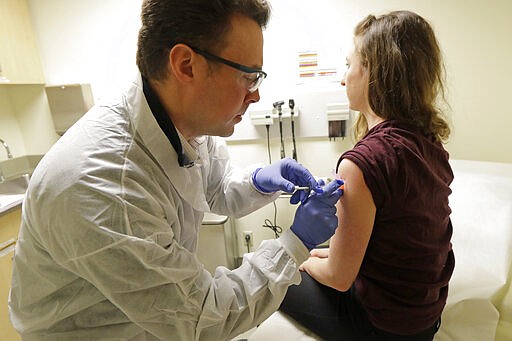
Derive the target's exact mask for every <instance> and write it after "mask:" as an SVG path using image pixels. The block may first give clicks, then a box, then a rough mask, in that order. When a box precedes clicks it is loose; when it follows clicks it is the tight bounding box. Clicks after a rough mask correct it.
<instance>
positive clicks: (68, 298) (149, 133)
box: [9, 77, 308, 340]
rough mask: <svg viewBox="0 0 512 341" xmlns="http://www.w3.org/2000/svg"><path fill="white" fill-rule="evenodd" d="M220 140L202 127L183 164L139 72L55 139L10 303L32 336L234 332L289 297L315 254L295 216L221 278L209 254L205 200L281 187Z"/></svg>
mask: <svg viewBox="0 0 512 341" xmlns="http://www.w3.org/2000/svg"><path fill="white" fill-rule="evenodd" d="M221 141H222V140H221V139H219V138H215V137H202V138H200V139H198V140H197V141H195V142H197V146H196V148H195V149H196V152H197V160H196V161H197V162H196V165H195V166H193V167H191V168H182V167H179V165H178V162H177V154H176V152H175V151H174V149H173V147H172V146H171V144H170V142H169V141H168V139H167V137H166V136H165V135H164V133H163V132H162V131H161V129H160V128H159V126H158V124H157V122H156V121H155V119H154V117H153V115H152V114H151V112H150V109H149V107H148V104H147V102H146V99H145V97H144V95H143V92H142V85H141V80H140V77H139V78H138V80H137V81H136V82H134V83H133V84H132V85H131V86H130V87H129V88H128V90H127V91H126V92H125V93H124V94H123V96H122V97H121V98H120V99H119V100H118V101H115V102H113V103H110V104H108V105H103V106H96V107H94V108H93V109H92V110H91V111H90V112H89V113H87V114H86V115H85V116H84V117H83V118H82V119H81V120H80V121H79V122H78V123H77V124H75V125H74V126H73V127H72V128H71V129H70V130H69V131H68V132H67V133H66V134H65V135H64V136H63V137H62V138H61V139H60V140H59V141H58V142H57V143H56V144H55V146H54V147H53V148H52V149H51V150H50V151H49V152H48V153H47V155H45V157H44V158H43V159H42V160H41V162H40V164H39V165H38V167H37V169H36V170H35V172H34V174H33V176H32V180H31V183H30V186H29V190H28V192H27V195H26V198H25V202H24V205H23V213H22V226H21V231H20V236H19V241H18V244H17V246H16V251H15V257H14V268H13V281H12V290H11V294H10V299H9V307H10V314H11V320H12V322H13V325H14V326H15V328H16V329H17V330H18V331H19V332H20V333H21V334H22V336H23V338H24V339H25V340H42V339H45V340H78V339H79V340H101V339H109V340H114V339H115V340H158V339H161V340H223V339H229V338H232V337H234V336H236V335H238V334H239V333H241V332H243V331H245V330H248V329H250V328H251V327H253V326H255V325H257V324H258V323H260V322H261V321H263V320H264V319H265V318H266V317H268V316H269V315H270V314H271V313H272V312H273V311H275V310H276V309H277V308H278V306H279V304H280V302H281V300H282V299H283V297H284V295H285V293H286V290H287V287H288V286H289V285H290V284H292V283H294V284H297V283H299V281H300V276H299V274H298V264H300V263H301V262H303V261H304V260H305V259H306V258H307V257H308V252H307V249H306V248H305V247H304V245H303V244H302V242H301V241H300V240H299V239H298V238H297V237H296V236H295V235H294V234H293V233H291V232H290V231H289V230H288V231H287V232H285V233H284V234H283V236H281V237H280V238H279V239H277V240H270V241H266V242H264V243H263V244H262V245H261V247H260V248H259V249H258V250H257V251H256V252H255V254H254V256H253V257H252V258H251V259H250V260H244V263H243V264H242V266H241V267H240V268H238V269H235V270H233V271H230V270H228V269H226V268H224V267H219V268H217V270H216V272H215V275H214V277H213V278H212V276H211V275H210V273H209V272H208V271H206V270H205V269H204V268H203V266H202V265H201V263H200V262H199V261H198V259H197V257H196V254H195V251H196V246H197V234H198V229H199V227H200V225H201V221H202V218H203V212H205V211H212V212H214V213H218V214H222V215H228V216H234V217H238V216H242V215H245V214H247V213H249V212H251V211H254V210H255V209H257V208H259V207H261V206H263V205H265V204H267V203H268V202H270V201H271V200H273V199H275V197H276V196H275V195H265V194H261V193H259V192H258V191H256V190H255V189H254V187H253V185H252V184H251V183H250V173H251V172H250V170H242V169H237V168H235V167H233V166H232V165H231V164H230V162H229V158H228V154H227V150H226V146H225V144H224V143H222V142H221ZM190 147H191V146H190V145H188V146H187V148H188V149H190ZM255 228H256V226H255ZM219 247H220V246H219Z"/></svg>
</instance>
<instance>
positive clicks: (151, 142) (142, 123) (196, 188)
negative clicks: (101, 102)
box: [125, 74, 210, 212]
mask: <svg viewBox="0 0 512 341" xmlns="http://www.w3.org/2000/svg"><path fill="white" fill-rule="evenodd" d="M125 99H126V101H127V106H128V107H129V110H128V112H129V114H130V115H131V116H132V122H133V123H134V126H135V130H136V132H137V133H138V134H139V136H140V138H141V139H142V141H143V144H144V145H145V146H146V147H147V148H148V149H149V151H150V153H151V154H152V155H153V157H154V159H155V161H156V162H158V163H159V164H160V166H161V167H162V169H163V171H164V172H165V174H166V176H167V178H168V179H169V180H170V182H171V183H172V185H173V186H174V187H175V189H176V191H177V192H178V193H179V194H180V196H181V197H182V198H183V199H184V200H185V201H187V202H188V203H189V204H190V205H191V206H192V207H194V209H196V210H198V211H203V212H205V211H209V210H210V207H209V205H208V203H207V201H206V196H205V193H204V188H203V179H202V173H201V166H200V164H199V163H195V164H194V165H193V166H191V167H188V168H186V167H180V165H179V163H178V154H177V153H176V151H175V150H174V148H173V146H172V145H171V142H170V141H169V139H168V138H167V136H166V135H165V133H164V132H163V131H162V129H161V128H160V126H159V125H158V122H157V121H156V119H155V117H154V116H153V113H152V112H151V109H150V108H149V105H148V102H147V101H146V98H145V96H144V93H143V89H142V77H141V75H140V74H138V76H137V79H136V80H135V81H134V82H133V83H132V85H131V86H130V87H129V88H128V89H127V91H126V92H125ZM130 106H131V108H130ZM178 135H179V137H180V140H181V143H182V145H183V147H184V152H185V154H186V155H187V157H191V160H197V159H198V154H197V152H196V151H195V150H194V149H193V147H192V146H191V145H190V144H189V143H188V142H187V141H186V140H185V139H184V138H183V136H182V135H181V134H180V133H179V132H178Z"/></svg>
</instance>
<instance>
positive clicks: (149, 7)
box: [137, 0, 270, 79]
mask: <svg viewBox="0 0 512 341" xmlns="http://www.w3.org/2000/svg"><path fill="white" fill-rule="evenodd" d="M235 14H240V15H243V16H246V17H248V18H250V19H253V20H254V21H255V22H257V23H258V25H260V27H261V28H265V27H266V25H267V22H268V20H269V17H270V5H269V4H268V3H267V1H266V0H144V2H143V3H142V12H141V21H142V27H141V29H140V31H139V39H138V46H137V66H138V67H139V70H140V72H141V74H142V75H143V76H144V77H146V78H148V79H163V78H164V77H165V74H166V73H165V70H166V66H167V58H168V53H169V51H170V49H171V48H172V47H173V46H174V45H176V44H179V43H183V44H187V45H190V46H193V47H196V48H199V49H203V50H207V51H216V50H219V49H220V48H221V47H222V45H223V44H224V43H225V41H224V37H225V35H226V33H227V32H229V30H230V19H231V17H232V16H233V15H235Z"/></svg>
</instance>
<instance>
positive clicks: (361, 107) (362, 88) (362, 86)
mask: <svg viewBox="0 0 512 341" xmlns="http://www.w3.org/2000/svg"><path fill="white" fill-rule="evenodd" d="M341 85H343V86H345V87H346V88H347V97H348V102H349V107H350V109H351V110H355V111H360V112H368V111H369V108H370V105H369V101H368V68H367V67H365V66H363V64H362V62H361V59H360V57H359V54H358V53H357V52H356V50H355V48H353V49H352V51H351V52H350V53H349V54H348V56H347V71H346V72H345V75H344V76H343V78H342V80H341Z"/></svg>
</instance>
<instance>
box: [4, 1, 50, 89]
mask: <svg viewBox="0 0 512 341" xmlns="http://www.w3.org/2000/svg"><path fill="white" fill-rule="evenodd" d="M0 68H1V72H0V82H1V80H3V81H4V82H5V81H6V80H8V83H7V84H43V83H44V77H43V70H42V67H41V61H40V59H39V52H38V50H37V47H36V43H35V38H34V32H33V29H32V22H31V19H30V12H29V9H28V5H27V1H26V0H0ZM2 77H3V78H2ZM0 84H1V83H0Z"/></svg>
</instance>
